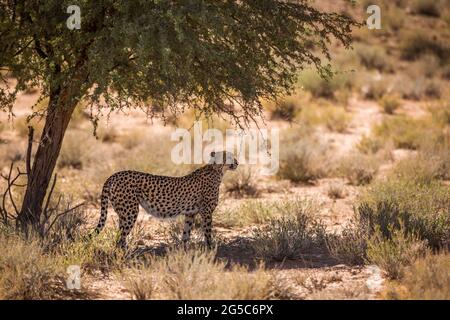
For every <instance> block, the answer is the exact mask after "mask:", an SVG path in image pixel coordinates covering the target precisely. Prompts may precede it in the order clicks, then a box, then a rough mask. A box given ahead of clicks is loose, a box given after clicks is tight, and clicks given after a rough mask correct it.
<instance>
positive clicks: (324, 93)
mask: <svg viewBox="0 0 450 320" xmlns="http://www.w3.org/2000/svg"><path fill="white" fill-rule="evenodd" d="M299 82H300V84H301V85H302V87H303V89H305V90H306V91H309V92H311V94H312V95H313V96H314V97H316V98H326V99H332V98H335V93H336V92H337V91H343V90H346V89H349V88H351V86H352V83H351V79H350V78H349V77H348V76H347V75H345V74H337V75H334V76H333V77H332V78H331V79H323V78H321V77H320V76H319V74H318V73H317V72H316V71H315V70H305V71H303V72H302V73H301V74H300V76H299Z"/></svg>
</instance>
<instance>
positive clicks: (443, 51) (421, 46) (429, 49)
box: [400, 32, 450, 61]
mask: <svg viewBox="0 0 450 320" xmlns="http://www.w3.org/2000/svg"><path fill="white" fill-rule="evenodd" d="M400 50H401V56H402V58H403V59H406V60H416V59H418V58H420V57H421V56H422V55H425V54H434V55H435V56H436V57H438V58H439V59H440V60H441V61H447V59H448V56H449V50H450V48H449V47H448V46H447V45H445V44H444V43H443V42H441V41H439V40H438V39H436V38H435V37H430V35H428V34H425V33H421V32H418V33H413V34H410V35H408V36H407V37H406V38H405V39H404V40H403V43H402V44H401V46H400Z"/></svg>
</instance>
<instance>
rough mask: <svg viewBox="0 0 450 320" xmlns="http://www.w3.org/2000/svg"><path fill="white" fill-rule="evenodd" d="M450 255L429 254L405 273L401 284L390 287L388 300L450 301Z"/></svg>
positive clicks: (393, 284) (386, 294) (387, 292)
mask: <svg viewBox="0 0 450 320" xmlns="http://www.w3.org/2000/svg"><path fill="white" fill-rule="evenodd" d="M449 270H450V255H449V254H448V253H441V254H437V255H431V254H428V255H427V256H426V257H424V258H422V259H418V260H417V261H416V262H415V263H413V264H412V266H411V267H409V268H407V269H406V271H405V272H404V277H403V279H401V280H400V282H399V283H392V284H391V285H390V286H388V288H387V290H386V292H385V294H384V295H385V297H386V298H387V299H402V300H405V299H412V300H450V274H449Z"/></svg>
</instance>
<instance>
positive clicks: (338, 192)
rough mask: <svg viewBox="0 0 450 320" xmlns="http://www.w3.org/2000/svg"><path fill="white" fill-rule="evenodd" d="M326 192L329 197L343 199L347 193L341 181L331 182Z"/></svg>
mask: <svg viewBox="0 0 450 320" xmlns="http://www.w3.org/2000/svg"><path fill="white" fill-rule="evenodd" d="M327 194H328V196H329V197H330V198H331V199H343V198H345V196H346V195H347V193H346V191H345V186H344V185H343V184H342V183H332V184H330V185H329V186H328V189H327Z"/></svg>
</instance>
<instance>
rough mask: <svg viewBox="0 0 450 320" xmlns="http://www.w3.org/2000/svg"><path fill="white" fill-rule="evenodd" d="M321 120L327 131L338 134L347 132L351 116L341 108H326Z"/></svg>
mask: <svg viewBox="0 0 450 320" xmlns="http://www.w3.org/2000/svg"><path fill="white" fill-rule="evenodd" d="M322 118H323V121H324V122H325V125H326V127H327V128H328V129H329V130H331V131H335V132H340V133H343V132H345V131H346V130H347V128H348V126H349V124H350V121H351V115H350V114H349V113H347V112H345V110H344V109H343V108H337V107H328V108H326V109H325V110H324V111H323V113H322Z"/></svg>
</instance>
